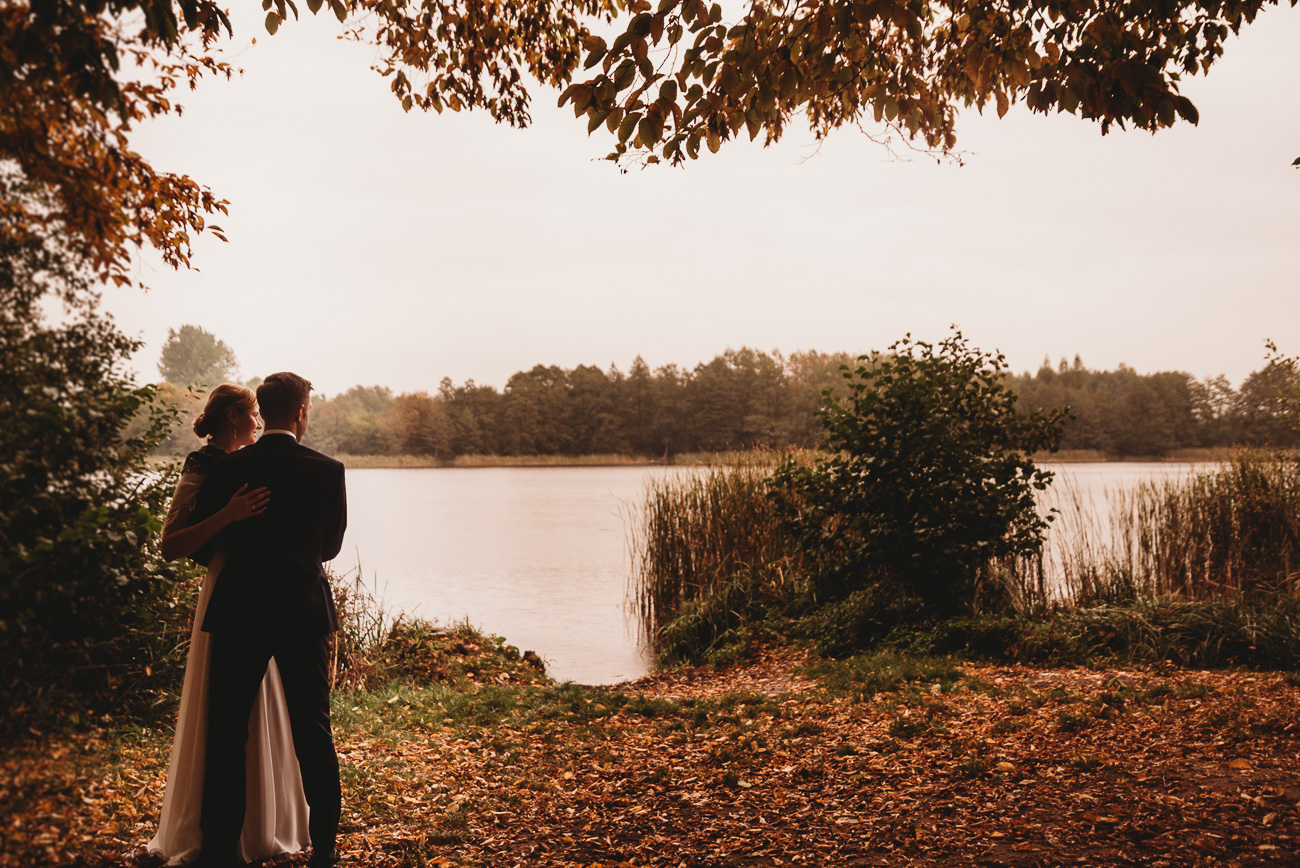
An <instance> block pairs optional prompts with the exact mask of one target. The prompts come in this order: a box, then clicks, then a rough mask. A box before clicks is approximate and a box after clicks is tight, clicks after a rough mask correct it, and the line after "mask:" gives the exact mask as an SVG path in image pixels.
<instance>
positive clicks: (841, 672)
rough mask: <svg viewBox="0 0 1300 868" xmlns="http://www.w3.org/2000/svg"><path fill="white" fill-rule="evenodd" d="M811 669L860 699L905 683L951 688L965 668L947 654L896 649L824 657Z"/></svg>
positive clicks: (829, 686)
mask: <svg viewBox="0 0 1300 868" xmlns="http://www.w3.org/2000/svg"><path fill="white" fill-rule="evenodd" d="M808 672H809V674H810V675H815V676H818V677H820V678H821V683H822V685H823V686H824V687H825V688H826V689H827V690H829V691H830V692H832V693H838V694H847V695H850V696H853V697H854V698H855V699H857V700H858V701H859V702H862V701H866V700H868V699H870V698H871V697H873V696H875V695H876V694H877V693H889V692H894V691H897V690H899V689H900V688H901V687H903V686H905V685H915V684H934V685H937V686H939V688H940V689H941V690H943V689H945V688H946V689H951V687H952V685H953V684H954V683H955V682H957V681H959V680H961V679H962V678H963V677H964V673H963V672H962V670H961V669H960V668H958V666H957V665H956V664H955V663H953V661H952V660H949V659H947V658H942V657H913V656H904V655H900V654H899V653H898V652H896V651H893V650H884V651H878V652H875V653H872V654H864V655H860V656H857V657H850V658H848V659H845V660H828V661H823V662H821V663H818V664H817V665H815V666H813V667H811V668H810V669H809V670H808Z"/></svg>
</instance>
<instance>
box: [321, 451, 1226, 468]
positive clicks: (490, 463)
mask: <svg viewBox="0 0 1300 868" xmlns="http://www.w3.org/2000/svg"><path fill="white" fill-rule="evenodd" d="M1232 452H1233V450H1231V449H1223V448H1204V449H1179V450H1176V451H1174V452H1173V453H1170V454H1168V455H1146V456H1129V457H1124V458H1117V457H1114V456H1108V455H1106V454H1105V453H1102V452H1098V451H1095V450H1090V449H1074V450H1063V451H1061V452H1057V453H1054V454H1053V453H1047V454H1042V455H1036V456H1034V461H1035V462H1037V463H1039V464H1143V463H1162V464H1197V463H1206V462H1215V461H1226V460H1227V459H1228V458H1229V457H1230V456H1231V455H1232ZM755 454H756V453H753V452H730V453H728V452H716V453H701V452H688V453H683V454H681V455H675V456H672V457H670V458H667V459H664V458H648V457H644V456H639V455H617V454H606V455H460V456H457V457H456V458H454V459H450V460H448V459H439V458H434V457H433V456H430V455H348V454H345V453H344V454H339V455H335V456H334V457H335V458H337V459H338V460H339V461H342V462H343V465H344V466H345V467H347V468H348V469H349V470H353V469H356V470H397V469H416V468H440V469H465V468H478V467H556V468H561V467H568V468H572V467H710V466H714V465H725V464H729V463H731V462H732V461H733V460H734V459H735V458H736V457H737V456H741V457H745V458H748V457H750V456H753V455H755ZM757 454H762V453H757ZM768 454H770V455H773V456H775V455H778V454H780V453H768Z"/></svg>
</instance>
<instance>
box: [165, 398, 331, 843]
mask: <svg viewBox="0 0 1300 868" xmlns="http://www.w3.org/2000/svg"><path fill="white" fill-rule="evenodd" d="M261 427H262V424H261V422H259V421H258V418H257V398H256V396H255V395H254V394H253V392H252V391H251V390H250V389H246V388H244V387H243V386H236V385H233V384H231V383H224V384H222V385H220V386H217V387H216V388H215V389H213V390H212V393H211V394H210V395H209V396H208V401H207V404H206V405H205V406H204V408H203V412H202V413H201V414H200V415H199V417H198V418H197V419H196V420H194V433H195V434H197V435H198V436H199V437H200V438H203V437H206V438H207V440H208V443H207V445H206V446H204V447H203V448H202V449H199V450H198V451H196V452H191V453H190V454H189V456H188V457H187V458H186V459H185V465H184V468H183V469H182V471H181V478H180V481H179V482H178V483H177V484H176V493H175V495H174V497H173V498H172V504H171V508H170V509H169V510H168V512H167V519H166V521H165V522H164V523H163V532H162V554H163V557H165V558H166V559H167V560H169V561H170V560H175V559H176V558H178V557H187V556H191V555H193V554H194V553H195V552H196V551H197V550H198V549H199V548H200V547H201V546H202V545H203V544H204V543H206V542H208V541H209V540H211V539H212V538H213V537H215V536H216V535H217V534H218V533H219V532H220V531H221V530H222V529H223V528H224V527H226V525H228V524H230V523H232V522H236V521H241V520H243V519H246V518H249V517H251V516H254V515H257V514H258V513H260V512H262V511H263V510H264V509H266V505H267V503H268V501H269V498H270V496H271V493H270V492H269V491H267V489H265V488H257V489H253V490H251V491H250V490H247V489H248V486H244V487H242V488H240V489H239V491H237V492H236V493H235V495H234V496H233V497H231V499H230V502H229V503H228V504H226V506H225V507H224V508H223V509H222V510H221V511H220V512H218V513H217V514H216V515H214V516H212V517H211V518H208V519H205V520H204V521H201V522H198V523H196V524H190V523H189V521H190V518H191V514H192V511H193V508H194V499H195V497H196V495H198V492H199V488H200V487H201V486H202V484H203V479H204V476H205V475H206V473H207V470H208V468H209V467H210V466H211V464H212V462H214V461H216V460H217V459H218V458H220V457H221V456H222V455H225V454H226V453H227V452H233V451H234V450H236V449H240V448H242V447H244V446H247V445H249V444H250V443H252V442H253V441H254V439H255V438H256V434H257V431H258V430H259V429H260V428H261ZM224 561H225V554H224V552H222V550H221V544H220V541H219V540H218V542H217V544H216V546H215V548H214V552H213V555H212V560H211V563H210V564H209V566H208V572H207V575H206V576H205V577H204V579H203V587H202V589H201V590H200V592H199V603H198V609H197V611H196V612H195V616H194V629H193V632H192V633H191V636H190V650H189V656H188V657H187V658H186V664H185V681H184V684H183V686H182V688H181V706H180V714H179V716H178V718H177V721H176V739H175V741H174V742H173V743H172V754H171V762H170V764H169V765H168V768H167V789H166V792H165V793H164V795H163V804H162V817H161V818H160V820H159V822H158V834H156V835H155V836H154V838H153V840H152V841H150V842H149V845H148V852H149V853H151V854H154V855H155V856H158V857H160V858H162V859H165V860H166V861H167V864H168V865H185V864H187V863H189V862H193V861H194V860H195V859H196V858H198V856H199V851H200V850H201V849H202V845H203V836H202V833H201V832H200V831H199V816H200V812H201V808H202V804H203V770H204V755H205V753H206V748H207V738H206V736H207V710H208V709H207V706H208V641H209V637H208V634H207V633H204V632H203V631H202V630H200V629H199V625H200V624H202V623H203V613H204V610H205V609H206V608H207V604H208V598H209V597H210V596H211V595H212V588H213V585H214V584H215V582H217V581H218V573H220V571H221V565H222V563H223V562H224ZM247 757H248V776H247V780H248V807H247V811H246V813H245V816H244V832H243V835H242V836H241V837H240V839H239V856H240V858H241V859H243V861H245V862H257V861H260V860H263V859H266V858H268V857H271V856H274V855H277V854H279V853H293V852H297V851H299V850H303V849H305V848H306V847H307V846H308V845H309V844H310V838H309V837H308V834H307V801H306V799H305V798H304V797H303V792H302V779H301V778H300V777H299V773H298V761H297V758H296V757H295V755H294V751H293V736H292V735H291V733H290V731H289V713H288V710H287V708H286V706H285V701H284V690H283V688H282V687H281V686H280V674H279V671H278V670H277V669H276V666H275V661H274V660H272V661H271V662H270V664H269V665H268V666H267V671H266V676H265V678H263V680H262V687H261V691H260V693H259V694H258V697H257V702H256V703H255V704H254V705H253V713H252V716H251V717H250V719H249V725H248V751H247Z"/></svg>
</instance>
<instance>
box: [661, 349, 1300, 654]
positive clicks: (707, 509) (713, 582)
mask: <svg viewBox="0 0 1300 868" xmlns="http://www.w3.org/2000/svg"><path fill="white" fill-rule="evenodd" d="M893 350H894V351H893V352H892V353H891V354H890V355H889V356H888V357H885V358H877V357H873V358H870V359H867V360H865V362H866V363H865V364H864V365H862V366H860V367H859V368H858V369H857V370H856V371H854V372H852V375H851V376H850V377H849V383H848V390H847V392H846V397H845V398H842V399H834V400H832V401H831V402H830V403H829V404H828V406H827V408H826V409H825V410H824V411H823V412H822V414H821V415H822V420H823V424H824V425H825V426H826V428H827V430H828V435H829V437H830V439H831V442H832V445H833V446H834V449H833V450H832V451H831V452H828V453H804V454H800V455H789V456H787V457H786V458H785V459H784V460H783V462H782V463H781V464H780V466H779V467H777V469H776V470H775V471H773V470H772V469H770V466H768V465H762V464H756V463H753V462H748V463H741V464H740V465H738V466H737V467H736V468H735V469H734V470H727V469H723V468H717V469H714V470H713V471H711V472H708V473H704V474H696V475H692V476H679V477H666V478H664V479H663V480H660V481H658V482H656V483H655V484H654V485H653V486H652V488H651V490H650V492H649V496H648V497H647V501H646V512H645V515H644V518H643V521H642V530H641V534H640V535H639V536H638V537H637V538H636V541H635V551H636V561H637V564H636V568H637V570H638V583H637V587H638V602H639V607H640V612H641V616H642V624H643V627H644V629H645V630H646V632H647V633H648V635H649V636H651V637H652V638H653V639H654V641H656V643H657V647H658V649H659V652H660V655H661V659H663V660H666V661H673V660H677V661H688V662H700V661H715V662H716V661H725V660H728V659H732V658H734V657H735V656H737V655H741V654H743V653H744V652H745V650H746V649H747V648H748V647H750V646H751V645H752V644H755V643H757V644H760V645H761V644H763V643H766V642H770V641H773V640H777V641H803V642H808V643H810V644H811V645H812V646H813V647H815V648H816V649H817V650H818V651H819V653H824V654H830V655H842V654H849V653H856V652H860V651H864V650H871V649H875V648H880V647H905V648H908V649H911V650H923V651H926V652H927V653H974V654H978V655H992V656H993V657H994V658H995V659H1000V660H1008V661H1015V662H1033V663H1047V664H1052V665H1055V664H1059V663H1078V662H1082V661H1086V660H1090V659H1097V658H1098V657H1103V658H1108V659H1114V660H1116V661H1121V662H1125V663H1132V662H1145V663H1151V662H1156V661H1174V662H1178V663H1180V664H1182V665H1197V666H1223V665H1237V664H1246V665H1255V666H1265V667H1281V668H1292V667H1296V666H1297V665H1300V459H1298V458H1297V457H1296V456H1294V455H1288V454H1285V453H1263V452H1254V451H1239V452H1237V453H1235V454H1234V455H1233V456H1232V457H1231V459H1230V460H1229V461H1228V462H1226V463H1225V464H1223V465H1220V466H1215V467H1212V468H1210V469H1207V470H1203V471H1200V472H1196V473H1192V474H1189V475H1185V476H1174V477H1168V478H1164V479H1160V480H1156V481H1150V482H1146V483H1142V484H1140V485H1138V486H1137V487H1136V488H1134V489H1132V490H1131V491H1128V492H1126V493H1123V494H1122V495H1120V496H1118V497H1117V498H1116V502H1115V503H1114V504H1113V505H1112V507H1111V510H1110V516H1109V519H1108V521H1106V524H1105V525H1101V524H1100V523H1099V520H1098V518H1097V515H1096V512H1095V509H1096V507H1095V505H1094V504H1093V503H1092V502H1091V501H1085V499H1084V498H1083V497H1081V496H1079V494H1078V493H1077V492H1070V491H1068V490H1067V491H1065V492H1064V493H1062V492H1051V493H1050V494H1049V483H1050V482H1051V474H1050V473H1045V472H1043V471H1041V470H1040V469H1038V468H1036V467H1035V466H1034V464H1033V461H1032V458H1031V456H1032V455H1033V453H1035V452H1037V451H1039V450H1041V449H1043V448H1049V449H1050V447H1051V445H1052V443H1053V442H1054V441H1055V440H1057V439H1058V438H1059V437H1060V426H1061V422H1062V419H1061V417H1060V416H1059V415H1057V416H1047V415H1042V414H1039V413H1036V412H1031V413H1029V414H1021V413H1020V412H1019V411H1018V410H1017V409H1016V404H1017V402H1016V400H1015V397H1014V396H1013V395H1012V394H1011V393H1010V392H1009V391H1007V390H1005V388H1004V386H1003V384H1004V382H1005V380H1003V379H1001V378H999V377H998V376H997V373H998V368H999V367H1000V365H1001V360H1000V359H999V358H997V357H992V356H986V355H983V354H980V353H978V352H976V351H972V350H970V349H969V348H967V347H965V345H964V343H962V342H961V341H960V336H959V335H958V336H955V338H954V339H951V340H950V341H948V342H945V343H944V344H943V345H940V348H939V350H938V351H935V350H934V349H933V348H930V347H928V346H927V345H924V344H917V345H912V344H910V342H903V345H902V346H896V347H894V348H893ZM1049 522H1055V523H1056V527H1055V528H1054V530H1053V533H1052V535H1051V543H1050V544H1049V545H1046V546H1044V542H1045V541H1046V539H1047V537H1046V535H1045V534H1044V531H1045V530H1046V529H1047V528H1048V526H1049Z"/></svg>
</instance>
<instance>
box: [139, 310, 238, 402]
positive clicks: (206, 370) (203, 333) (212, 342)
mask: <svg viewBox="0 0 1300 868" xmlns="http://www.w3.org/2000/svg"><path fill="white" fill-rule="evenodd" d="M238 368H239V360H238V359H236V358H235V351H234V350H232V349H231V348H230V346H229V345H228V344H227V343H226V342H225V341H223V340H221V338H219V337H217V336H216V335H214V334H212V332H210V331H208V330H207V329H204V328H200V327H199V326H196V325H188V324H187V325H183V326H181V327H180V328H179V329H167V340H166V341H164V342H163V348H162V353H161V354H160V355H159V357H158V373H160V374H162V375H163V379H164V380H166V381H167V382H168V383H171V384H172V385H174V386H198V387H199V388H201V389H208V388H211V387H212V386H215V385H217V384H218V383H224V382H227V381H229V380H230V379H231V378H232V377H233V376H234V374H235V371H236V370H238Z"/></svg>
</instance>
